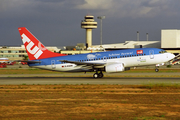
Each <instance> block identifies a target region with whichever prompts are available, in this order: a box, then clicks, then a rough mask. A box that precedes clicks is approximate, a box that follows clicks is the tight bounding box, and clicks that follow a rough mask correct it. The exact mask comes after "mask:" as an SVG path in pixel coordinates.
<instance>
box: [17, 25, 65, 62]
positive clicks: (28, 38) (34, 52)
mask: <svg viewBox="0 0 180 120" xmlns="http://www.w3.org/2000/svg"><path fill="white" fill-rule="evenodd" d="M18 30H19V33H20V36H21V38H22V41H23V44H24V46H25V48H26V51H27V54H28V56H29V60H37V59H44V58H51V57H58V56H66V55H65V54H59V53H54V52H51V51H49V50H48V49H47V48H46V47H45V46H44V45H43V44H42V43H41V42H40V41H39V40H38V39H37V38H36V37H35V36H34V35H33V34H32V33H31V32H29V31H28V29H26V28H25V27H20V28H18Z"/></svg>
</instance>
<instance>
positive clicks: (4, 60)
mask: <svg viewBox="0 0 180 120" xmlns="http://www.w3.org/2000/svg"><path fill="white" fill-rule="evenodd" d="M8 62H9V59H8V58H0V63H8Z"/></svg>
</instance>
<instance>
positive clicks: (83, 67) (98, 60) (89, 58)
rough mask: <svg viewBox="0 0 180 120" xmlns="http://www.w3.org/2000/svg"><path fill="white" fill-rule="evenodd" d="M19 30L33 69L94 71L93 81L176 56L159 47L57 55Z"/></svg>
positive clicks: (28, 32) (25, 29)
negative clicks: (107, 74) (104, 73)
mask: <svg viewBox="0 0 180 120" xmlns="http://www.w3.org/2000/svg"><path fill="white" fill-rule="evenodd" d="M18 30H19V33H20V36H21V38H22V41H23V43H24V46H25V48H26V51H27V54H28V56H29V60H28V61H26V62H27V63H28V65H29V66H30V67H35V68H40V69H46V70H52V71H62V72H92V71H94V72H95V73H94V74H93V77H94V78H102V77H103V76H104V75H103V72H108V73H118V72H123V71H126V70H130V67H139V66H148V65H156V64H161V63H166V62H168V61H170V60H172V59H173V58H174V57H175V55H174V54H171V53H167V52H166V51H165V50H163V49H158V48H134V49H126V50H114V51H105V52H104V51H103V52H96V53H86V54H78V55H66V54H60V53H54V52H51V51H49V50H48V49H47V48H46V47H45V46H44V45H43V44H42V43H41V42H40V41H39V40H38V39H37V38H36V37H35V36H34V35H33V34H32V33H31V32H30V31H29V30H28V29H27V28H25V27H20V28H18ZM156 70H158V69H157V68H156ZM158 71H159V70H158Z"/></svg>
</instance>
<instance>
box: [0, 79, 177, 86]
mask: <svg viewBox="0 0 180 120" xmlns="http://www.w3.org/2000/svg"><path fill="white" fill-rule="evenodd" d="M59 84H67V85H82V84H86V85H87V84H101V85H103V84H110V85H113V84H119V85H146V84H148V85H149V84H180V78H163V77H160V78H147V77H136V78H133V77H126V78H124V77H104V78H101V79H94V78H92V77H1V78H0V85H59Z"/></svg>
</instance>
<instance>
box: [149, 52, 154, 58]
mask: <svg viewBox="0 0 180 120" xmlns="http://www.w3.org/2000/svg"><path fill="white" fill-rule="evenodd" d="M149 55H150V59H154V50H150V51H149Z"/></svg>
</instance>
